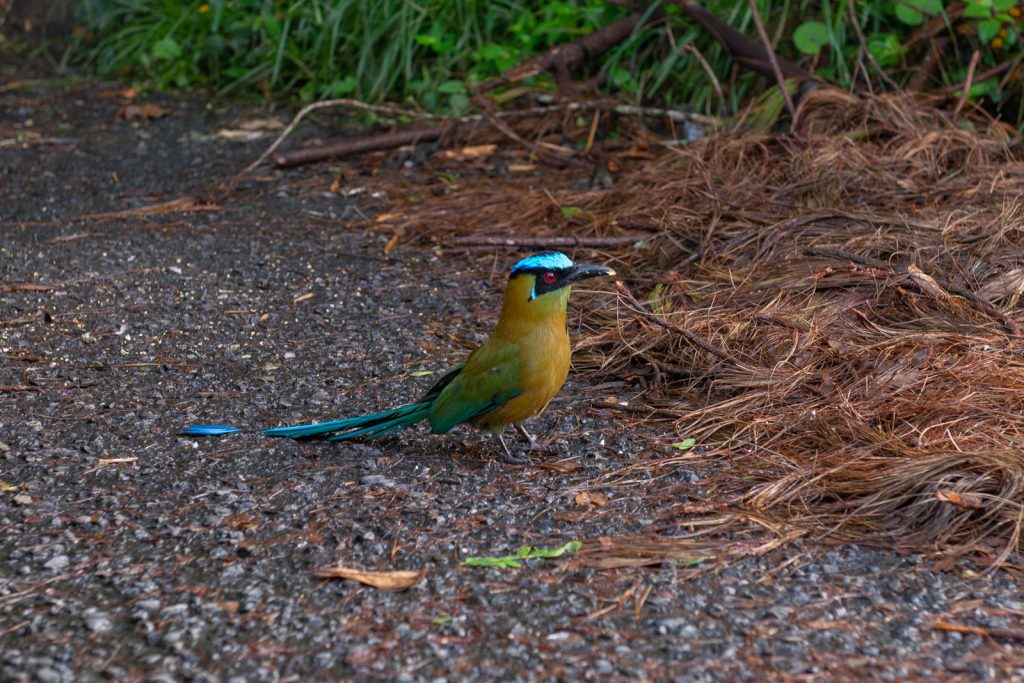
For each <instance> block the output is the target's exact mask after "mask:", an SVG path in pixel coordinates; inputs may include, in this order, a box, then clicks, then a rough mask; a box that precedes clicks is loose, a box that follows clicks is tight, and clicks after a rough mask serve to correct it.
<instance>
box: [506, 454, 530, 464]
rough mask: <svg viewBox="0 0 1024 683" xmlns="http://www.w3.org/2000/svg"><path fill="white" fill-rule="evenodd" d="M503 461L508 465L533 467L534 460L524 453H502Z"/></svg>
mask: <svg viewBox="0 0 1024 683" xmlns="http://www.w3.org/2000/svg"><path fill="white" fill-rule="evenodd" d="M501 461H502V462H503V463H505V464H508V465H532V464H533V460H531V459H530V456H528V455H523V454H522V453H512V452H511V451H509V452H507V453H506V452H504V451H502V453H501Z"/></svg>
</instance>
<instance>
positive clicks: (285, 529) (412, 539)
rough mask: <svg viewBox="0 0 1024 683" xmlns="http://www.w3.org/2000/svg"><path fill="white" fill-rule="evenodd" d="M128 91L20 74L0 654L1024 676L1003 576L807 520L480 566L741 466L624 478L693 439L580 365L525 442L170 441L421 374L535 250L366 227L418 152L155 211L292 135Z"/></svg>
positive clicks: (424, 157)
mask: <svg viewBox="0 0 1024 683" xmlns="http://www.w3.org/2000/svg"><path fill="white" fill-rule="evenodd" d="M20 76H22V77H23V76H24V75H23V74H22V75H20ZM118 94H119V89H118V87H117V86H111V85H107V84H96V83H87V82H86V83H82V82H74V83H61V82H56V81H53V80H48V81H40V82H26V81H24V80H21V79H20V78H19V74H17V73H10V72H9V73H7V74H6V75H5V76H4V80H3V81H2V82H0V353H2V356H3V363H2V366H0V482H2V484H0V487H2V492H0V531H2V536H0V678H2V679H3V680H11V681H42V682H45V683H51V682H58V681H72V680H95V679H103V680H116V681H121V680H151V681H176V680H200V681H242V680H253V681H299V680H303V681H304V680H337V679H356V678H358V679H361V680H431V681H444V680H449V681H455V680H496V679H501V680H678V681H712V680H723V681H725V680H751V681H754V680H758V681H759V680H773V679H780V680H922V679H932V680H935V679H938V680H1006V679H1009V678H1012V677H1014V676H1018V677H1019V676H1024V641H1022V640H1021V638H1020V631H1016V632H1012V631H1011V632H1009V633H1006V634H1003V636H999V637H991V634H997V633H998V629H1000V628H1002V629H1006V630H1008V631H1009V630H1011V629H1012V628H1014V625H1015V624H1019V619H1020V617H1021V615H1022V613H1024V598H1022V593H1021V591H1020V588H1019V585H1018V584H1017V581H1016V578H1015V577H1013V576H1008V575H1007V574H1005V573H1003V572H998V571H997V572H994V573H989V574H984V575H979V574H978V573H976V572H974V571H972V570H970V569H969V568H964V567H959V566H954V567H953V568H950V567H949V566H946V567H942V566H936V562H935V559H934V558H930V557H917V556H900V555H897V554H894V553H892V552H889V551H887V550H886V549H882V548H863V547H857V546H846V547H824V546H818V545H813V544H810V543H802V542H798V543H794V544H791V545H789V546H786V547H783V548H781V549H777V550H773V551H771V552H767V553H763V554H760V555H755V556H751V557H748V558H746V559H742V560H739V561H736V562H733V563H731V564H729V566H727V567H725V568H722V567H721V566H720V565H715V566H708V567H706V568H704V567H702V566H701V565H697V566H693V563H691V562H686V561H680V562H677V563H663V564H661V565H659V566H656V567H648V568H622V569H613V570H600V569H592V568H587V567H584V566H581V564H580V563H574V562H573V561H572V560H570V559H568V558H565V557H563V558H559V559H556V560H533V561H530V562H528V563H527V565H526V566H525V567H524V568H522V569H518V570H512V569H494V568H491V569H483V568H474V567H468V566H464V565H462V564H461V562H462V560H463V559H464V558H466V557H467V556H473V555H505V554H509V553H514V552H515V551H516V550H517V549H518V548H519V547H520V546H522V545H524V544H531V545H537V546H556V545H561V544H563V543H565V542H567V541H570V540H582V541H583V542H584V543H585V544H586V543H587V542H595V541H594V540H593V539H597V538H599V537H614V536H623V535H631V534H642V533H648V532H651V531H652V530H653V529H655V526H656V525H655V523H654V520H655V519H656V518H657V516H658V510H657V509H655V507H654V506H653V505H652V504H651V503H650V501H663V500H665V499H666V498H669V499H672V500H675V501H678V502H691V503H694V504H704V505H707V506H712V507H713V506H714V504H715V501H716V495H717V494H716V490H717V488H716V486H715V482H716V481H719V480H720V478H721V477H733V478H742V472H728V471H703V470H697V469H694V468H685V467H682V466H679V467H675V468H670V470H669V471H668V473H667V474H666V473H665V470H664V468H660V469H658V472H659V475H658V476H656V477H654V476H652V477H649V478H645V477H633V478H631V479H630V480H628V481H622V480H621V479H619V480H615V485H614V486H612V485H610V484H609V482H611V481H613V480H614V478H615V475H616V473H617V472H620V471H621V470H622V469H623V468H624V467H625V466H626V465H629V464H636V463H637V462H644V461H650V462H656V461H657V460H658V459H661V458H665V457H666V456H668V455H670V454H672V452H673V451H672V450H671V446H670V444H671V440H672V439H671V437H670V436H667V435H660V434H656V433H651V432H649V431H638V430H636V429H632V428H630V427H629V426H628V425H626V424H625V423H624V422H622V421H621V420H620V419H617V418H616V416H615V414H614V413H610V412H608V411H600V410H595V409H594V408H593V405H594V403H595V402H597V401H599V400H601V399H603V398H604V397H605V396H607V395H609V394H613V395H615V396H618V397H620V398H623V399H627V400H628V397H629V394H630V391H631V390H632V389H633V388H632V387H629V386H626V385H623V384H621V383H619V384H615V383H612V384H610V385H605V386H598V387H595V386H586V385H584V384H582V383H581V382H580V381H579V380H578V379H574V378H573V377H572V376H570V382H569V384H568V385H567V386H566V388H565V390H564V391H563V392H562V394H561V396H560V397H559V398H558V399H557V400H556V401H555V402H554V403H552V405H551V406H550V407H549V409H548V411H547V412H546V413H545V415H544V416H542V417H541V418H539V419H538V420H536V421H535V422H534V423H533V424H532V425H531V426H532V428H533V430H534V431H535V433H538V434H539V435H540V436H541V438H542V440H544V441H547V442H549V443H555V444H557V445H558V446H559V447H560V453H559V454H552V455H544V456H538V457H537V458H536V463H535V465H534V466H525V467H517V466H509V465H505V464H502V463H500V462H498V461H497V449H496V446H495V444H494V443H492V442H491V440H490V439H489V437H485V436H482V435H480V434H477V433H475V432H472V431H468V430H467V431H456V432H453V433H452V434H449V435H447V436H441V437H435V436H429V435H427V434H425V433H424V430H422V429H420V430H415V429H414V430H409V431H408V432H406V433H404V434H402V435H401V436H400V437H398V438H395V439H391V440H387V441H381V442H374V443H372V444H356V443H329V442H326V441H307V442H293V441H286V440H273V439H269V438H264V437H260V436H258V435H251V434H248V435H236V436H232V437H225V438H221V439H197V438H184V437H181V436H179V435H178V431H179V430H180V429H181V428H182V427H183V426H184V425H186V424H189V423H193V422H223V423H228V424H237V425H241V426H250V427H260V426H276V425H282V424H291V423H296V422H302V421H311V420H319V419H328V418H336V417H339V416H346V415H352V414H358V413H360V412H366V411H371V410H375V409H379V408H383V407H386V406H391V405H395V404H397V403H400V402H402V401H403V400H407V399H412V398H414V397H416V396H417V394H418V393H420V392H421V391H423V390H424V388H425V387H426V386H428V385H429V383H430V381H431V376H430V375H427V374H425V373H436V372H438V371H441V370H443V369H444V368H445V367H447V366H448V365H449V364H451V363H455V362H458V361H459V359H460V358H462V357H463V356H464V355H465V353H466V349H467V348H468V347H470V346H472V345H473V344H475V343H478V342H479V341H480V340H482V339H483V338H485V336H486V334H487V333H488V331H489V329H490V326H491V325H492V324H493V322H494V320H495V317H496V309H497V307H498V304H499V301H500V295H501V288H502V286H503V282H504V278H505V269H506V268H507V267H508V266H509V265H511V263H513V262H514V260H515V259H516V258H517V257H518V256H519V254H518V253H517V252H514V251H508V250H506V251H502V252H492V251H486V250H477V251H475V252H461V253H460V252H452V251H443V250H439V249H436V248H431V247H429V246H423V245H416V244H405V243H401V242H400V243H399V244H398V245H397V246H396V247H395V248H393V249H391V250H390V251H387V252H386V251H385V246H386V243H387V241H388V235H386V234H381V233H379V232H376V231H372V230H365V229H363V228H361V227H359V226H361V225H363V224H364V222H365V220H366V219H367V217H372V216H373V215H374V214H375V213H377V212H381V211H386V210H387V206H388V200H389V190H391V191H392V192H395V191H397V190H395V189H392V188H399V187H403V185H402V183H403V182H420V183H421V184H423V183H425V182H427V181H428V180H429V179H430V178H431V176H432V174H433V173H434V172H435V169H434V167H433V165H432V164H434V161H433V160H432V158H431V157H430V156H429V154H426V153H424V152H421V153H418V154H408V153H394V154H391V155H382V157H380V158H379V159H378V161H377V162H375V163H373V164H369V163H367V164H365V165H361V164H360V163H358V162H352V163H350V164H346V165H344V171H345V172H344V173H342V172H340V171H339V166H338V165H335V164H321V165H317V166H311V167H305V168H300V169H296V170H292V171H287V172H279V171H272V170H267V169H263V170H261V171H260V172H258V173H257V174H256V176H255V178H254V179H253V180H251V181H247V182H246V183H244V184H243V185H242V186H241V187H240V188H239V190H238V191H237V192H236V193H235V194H234V195H232V196H230V197H228V198H225V199H223V200H221V201H218V202H216V203H215V204H213V205H198V206H195V205H191V204H188V203H187V202H185V203H181V204H178V205H175V206H176V207H177V210H174V211H166V212H152V213H148V214H147V213H145V212H141V211H139V209H140V208H141V207H144V206H151V205H157V204H160V203H162V202H168V201H171V200H176V199H180V198H182V197H187V196H193V197H207V196H209V192H210V191H211V190H212V189H213V188H214V186H215V185H216V184H218V183H220V182H222V181H223V180H225V179H226V178H228V177H230V176H231V175H232V174H233V173H234V172H236V171H237V170H239V169H240V168H242V167H244V166H245V165H246V164H247V163H248V162H249V161H251V160H252V159H254V158H255V157H256V156H257V155H258V154H259V153H260V152H261V151H262V150H263V149H264V148H265V146H266V145H267V144H268V143H269V141H270V139H272V138H267V137H265V138H263V139H259V140H252V141H249V142H235V141H229V140H226V139H224V137H223V136H218V135H217V133H218V131H221V130H240V129H241V128H242V123H244V122H246V121H253V120H259V119H265V118H268V117H269V116H271V114H272V113H273V112H268V111H265V110H256V109H253V108H251V107H248V106H247V105H237V106H236V105H225V104H221V103H207V102H204V101H202V100H199V99H179V98H173V97H153V98H147V100H146V101H148V102H153V103H156V104H159V105H160V106H162V107H164V108H165V109H166V110H167V115H166V116H164V117H163V118H158V119H153V120H135V121H127V120H125V119H124V118H121V117H118V115H117V113H118V110H119V108H120V107H121V106H122V104H123V103H122V102H120V101H119V98H118ZM329 133H330V131H326V130H318V129H317V128H316V127H315V126H313V125H310V126H307V127H306V128H304V129H303V135H304V136H306V137H310V136H315V135H321V136H326V135H328V134H329ZM342 175H344V177H345V182H344V183H341V184H340V185H339V183H338V182H336V181H338V179H339V177H340V176H342ZM467 182H471V179H468V180H467ZM537 185H538V188H541V187H542V186H543V176H542V175H538V180H537ZM117 212H122V213H120V214H118V213H117ZM573 255H574V256H576V257H578V258H580V259H586V258H588V257H589V256H590V255H589V254H588V253H586V252H585V251H578V252H576V253H574V254H573ZM594 289H598V290H602V289H603V290H604V291H605V292H607V293H605V294H601V293H598V294H594V295H593V296H608V297H609V301H611V300H612V298H611V297H612V294H611V293H610V291H609V290H610V288H609V287H608V286H607V285H596V286H595V287H594ZM571 321H572V323H571V324H572V326H573V329H574V330H582V331H581V332H580V333H581V334H586V328H585V327H584V326H582V325H581V321H580V319H579V312H578V309H577V310H576V311H574V312H572V313H571ZM723 467H725V465H723ZM583 493H589V494H590V500H591V502H589V503H588V502H587V500H586V497H584V496H580V494H583ZM602 496H604V497H606V498H607V500H605V499H604V498H602ZM595 500H596V502H598V503H600V504H597V505H595V504H594V501H595ZM692 531H694V529H693V528H692V527H691V528H685V527H680V528H675V529H657V532H658V533H662V534H666V535H672V534H676V535H678V534H684V533H688V532H692ZM338 564H342V565H344V566H347V567H357V568H362V569H369V570H389V569H413V570H420V569H422V570H425V574H424V576H423V578H422V580H421V581H419V582H418V583H416V584H415V585H414V586H413V587H411V588H410V589H408V590H406V591H403V592H386V591H381V590H378V589H374V588H370V587H367V586H362V585H359V584H357V583H354V582H350V581H344V580H338V579H322V578H319V577H318V576H316V575H315V574H314V570H316V569H317V568H320V567H325V566H333V565H338ZM949 624H956V625H962V626H967V627H970V626H980V627H985V628H987V629H989V631H988V633H989V634H990V635H982V634H981V632H980V631H978V632H971V630H970V628H966V629H963V630H964V632H961V631H958V630H948V628H947V627H946V626H944V625H949ZM1014 634H1016V635H1014Z"/></svg>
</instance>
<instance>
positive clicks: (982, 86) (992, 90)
mask: <svg viewBox="0 0 1024 683" xmlns="http://www.w3.org/2000/svg"><path fill="white" fill-rule="evenodd" d="M960 92H963V91H960ZM967 97H968V98H970V99H971V100H977V99H979V98H982V97H988V98H990V99H993V100H996V99H998V98H999V80H998V79H996V78H990V79H988V80H986V81H981V82H980V83H974V84H973V85H971V89H970V90H968V91H967Z"/></svg>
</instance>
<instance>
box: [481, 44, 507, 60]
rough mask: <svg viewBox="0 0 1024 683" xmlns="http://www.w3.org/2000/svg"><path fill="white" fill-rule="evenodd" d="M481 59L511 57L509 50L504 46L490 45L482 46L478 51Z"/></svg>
mask: <svg viewBox="0 0 1024 683" xmlns="http://www.w3.org/2000/svg"><path fill="white" fill-rule="evenodd" d="M476 54H477V57H478V58H479V59H494V60H499V59H506V58H508V56H509V50H508V48H507V47H505V46H504V45H495V44H494V43H488V44H487V45H481V46H480V49H479V50H477V51H476Z"/></svg>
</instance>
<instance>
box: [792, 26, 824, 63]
mask: <svg viewBox="0 0 1024 683" xmlns="http://www.w3.org/2000/svg"><path fill="white" fill-rule="evenodd" d="M828 39H829V30H828V26H826V25H825V24H823V23H821V22H820V21H805V22H804V23H802V24H800V25H799V26H797V27H796V30H795V31H793V44H794V45H796V49H798V50H800V52H803V53H804V54H807V55H814V54H818V52H820V51H821V48H823V47H825V46H826V45H828Z"/></svg>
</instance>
